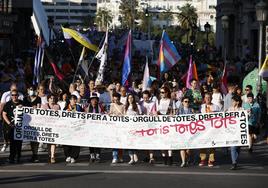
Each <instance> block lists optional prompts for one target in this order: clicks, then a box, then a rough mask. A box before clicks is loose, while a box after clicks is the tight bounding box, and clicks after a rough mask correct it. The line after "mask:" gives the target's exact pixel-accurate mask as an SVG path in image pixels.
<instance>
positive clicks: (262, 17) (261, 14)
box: [255, 0, 267, 93]
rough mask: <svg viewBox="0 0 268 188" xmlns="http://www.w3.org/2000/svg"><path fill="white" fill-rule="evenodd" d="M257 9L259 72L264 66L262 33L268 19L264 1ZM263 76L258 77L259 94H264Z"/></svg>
mask: <svg viewBox="0 0 268 188" xmlns="http://www.w3.org/2000/svg"><path fill="white" fill-rule="evenodd" d="M255 8H256V17H257V21H258V22H259V24H260V28H259V66H258V70H259V71H258V72H260V70H261V65H262V35H263V34H262V31H263V22H264V21H266V18H267V6H266V3H265V2H263V1H262V0H261V1H260V2H259V3H258V4H257V5H256V6H255ZM261 82H262V80H261V76H258V84H257V92H258V93H261V92H262V84H261Z"/></svg>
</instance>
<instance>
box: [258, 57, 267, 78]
mask: <svg viewBox="0 0 268 188" xmlns="http://www.w3.org/2000/svg"><path fill="white" fill-rule="evenodd" d="M259 76H261V77H263V78H267V77H268V55H267V56H266V58H265V60H264V62H263V64H262V67H261V70H260V72H259Z"/></svg>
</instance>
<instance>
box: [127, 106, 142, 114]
mask: <svg viewBox="0 0 268 188" xmlns="http://www.w3.org/2000/svg"><path fill="white" fill-rule="evenodd" d="M137 107H138V112H136V111H135V110H133V105H132V104H131V105H129V107H128V109H127V111H126V115H132V116H135V115H139V114H140V111H141V110H140V105H138V104H137Z"/></svg>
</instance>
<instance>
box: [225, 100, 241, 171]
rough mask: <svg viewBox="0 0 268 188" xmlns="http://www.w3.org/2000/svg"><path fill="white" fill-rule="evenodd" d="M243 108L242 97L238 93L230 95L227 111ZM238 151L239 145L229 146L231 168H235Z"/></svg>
mask: <svg viewBox="0 0 268 188" xmlns="http://www.w3.org/2000/svg"><path fill="white" fill-rule="evenodd" d="M240 110H244V109H243V108H242V99H241V97H240V96H238V95H234V96H233V97H232V106H231V107H230V108H229V109H228V111H235V112H237V111H240ZM239 153H240V147H239V146H232V147H231V158H232V167H231V170H236V169H237V159H238V156H239Z"/></svg>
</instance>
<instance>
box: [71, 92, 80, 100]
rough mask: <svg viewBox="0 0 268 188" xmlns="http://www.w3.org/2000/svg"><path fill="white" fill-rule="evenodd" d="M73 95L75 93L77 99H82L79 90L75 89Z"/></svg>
mask: <svg viewBox="0 0 268 188" xmlns="http://www.w3.org/2000/svg"><path fill="white" fill-rule="evenodd" d="M71 95H75V96H76V97H77V99H80V98H81V97H80V95H79V93H78V91H73V92H72V93H71Z"/></svg>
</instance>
